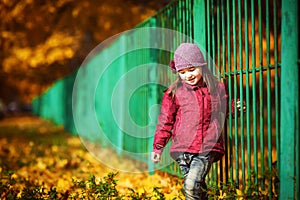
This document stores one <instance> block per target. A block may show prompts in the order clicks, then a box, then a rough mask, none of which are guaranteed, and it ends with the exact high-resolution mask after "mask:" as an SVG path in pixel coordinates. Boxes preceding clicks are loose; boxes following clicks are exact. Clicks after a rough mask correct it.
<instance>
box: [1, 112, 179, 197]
mask: <svg viewBox="0 0 300 200" xmlns="http://www.w3.org/2000/svg"><path fill="white" fill-rule="evenodd" d="M45 129H46V131H45ZM104 151H106V153H107V154H109V155H110V160H111V161H113V162H117V161H118V156H117V155H115V153H114V152H112V151H110V150H108V149H104ZM119 162H120V161H119ZM122 162H123V163H122V164H125V165H128V166H135V164H134V163H135V162H136V161H132V160H128V159H127V160H122ZM124 162H125V163H124ZM4 170H12V171H13V172H14V174H13V175H12V176H11V177H12V178H14V179H15V180H27V181H30V182H34V183H35V184H36V185H41V186H43V188H44V189H45V190H50V188H52V187H54V186H55V187H56V189H57V191H58V192H62V193H63V192H65V191H70V192H71V193H72V192H75V191H72V186H74V184H73V183H74V181H75V182H79V181H83V180H88V178H89V177H90V175H91V174H93V175H95V180H96V183H97V182H100V180H101V179H102V178H103V177H104V176H106V175H107V174H108V173H111V172H113V173H118V174H117V176H116V180H117V188H118V191H119V192H120V193H124V194H125V193H128V190H129V188H131V189H133V190H134V191H136V192H138V193H139V194H140V195H141V194H144V193H145V191H146V192H147V193H151V191H153V188H154V187H159V188H161V189H160V191H161V192H162V193H163V194H164V195H165V197H166V199H173V198H174V197H179V196H180V195H181V188H182V184H181V183H182V180H180V179H178V178H177V177H173V176H170V175H168V174H166V173H162V172H156V173H155V174H154V175H148V173H147V172H141V173H130V172H117V171H115V170H112V169H110V168H108V167H107V166H106V165H104V164H103V163H100V162H99V161H98V160H97V159H96V158H95V157H94V156H92V155H91V154H90V153H89V152H88V151H86V149H85V148H84V146H83V145H82V143H81V140H80V138H79V137H75V136H71V135H70V134H69V133H66V132H65V131H64V130H63V129H62V127H58V126H53V125H52V124H51V123H50V122H49V121H45V120H42V119H39V118H35V117H14V118H7V119H4V120H2V121H0V172H2V171H4ZM0 176H1V174H0ZM24 184H25V183H24V181H20V182H18V184H16V185H14V187H18V189H19V190H22V188H24V187H25V185H24Z"/></svg>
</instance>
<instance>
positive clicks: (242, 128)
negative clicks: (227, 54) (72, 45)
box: [238, 1, 246, 189]
mask: <svg viewBox="0 0 300 200" xmlns="http://www.w3.org/2000/svg"><path fill="white" fill-rule="evenodd" d="M244 9H245V8H244ZM238 22H239V23H238V24H239V25H238V27H239V28H238V29H239V65H240V66H239V67H240V68H239V73H240V95H239V96H240V102H241V106H243V100H244V97H243V64H244V63H243V62H244V60H243V36H242V33H243V28H242V5H241V1H238ZM240 137H241V138H240V139H241V140H240V141H241V165H242V187H243V189H244V188H245V180H246V178H245V154H244V153H245V152H244V149H245V144H244V143H245V142H244V113H243V112H241V113H240Z"/></svg>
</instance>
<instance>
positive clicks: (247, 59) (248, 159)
mask: <svg viewBox="0 0 300 200" xmlns="http://www.w3.org/2000/svg"><path fill="white" fill-rule="evenodd" d="M247 2H248V1H247V0H245V1H244V13H245V15H244V22H245V23H244V27H245V29H244V32H245V67H246V97H245V101H246V134H247V164H248V165H247V168H248V170H247V171H248V178H250V173H251V134H250V95H249V93H250V91H249V89H250V81H249V58H250V56H249V33H248V31H249V30H248V3H247ZM252 29H253V27H252ZM252 73H254V72H252ZM243 103H244V102H243V101H242V102H241V107H242V108H243V107H244V105H243ZM242 112H243V111H242Z"/></svg>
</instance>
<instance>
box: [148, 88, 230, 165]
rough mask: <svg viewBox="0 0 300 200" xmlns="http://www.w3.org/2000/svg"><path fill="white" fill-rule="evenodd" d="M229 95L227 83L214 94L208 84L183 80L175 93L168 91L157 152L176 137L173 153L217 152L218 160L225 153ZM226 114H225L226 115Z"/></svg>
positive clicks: (154, 148) (162, 112)
mask: <svg viewBox="0 0 300 200" xmlns="http://www.w3.org/2000/svg"><path fill="white" fill-rule="evenodd" d="M227 97H228V96H227V94H226V91H225V87H224V84H223V83H221V82H220V83H219V84H218V88H217V89H216V90H215V92H214V94H210V92H209V90H208V87H206V85H203V84H202V86H200V85H197V86H191V85H188V84H185V83H182V84H181V85H180V86H179V87H178V88H177V90H176V93H175V95H174V96H173V95H172V94H170V93H168V92H165V93H164V96H163V100H162V107H161V113H160V115H159V117H158V124H157V127H156V132H155V137H154V143H153V151H154V152H156V153H161V152H162V151H163V149H164V147H165V146H166V144H167V143H168V141H169V139H170V138H172V145H171V148H170V154H171V156H172V157H173V159H176V158H177V156H178V155H179V154H180V153H184V152H188V153H201V154H202V153H204V154H205V153H208V152H216V153H217V155H218V156H217V159H216V160H215V161H217V160H219V159H220V158H221V157H222V156H223V155H224V146H223V139H222V136H221V131H222V127H223V124H224V118H225V117H226V108H227ZM224 116H225V117H224Z"/></svg>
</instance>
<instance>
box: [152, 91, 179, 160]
mask: <svg viewBox="0 0 300 200" xmlns="http://www.w3.org/2000/svg"><path fill="white" fill-rule="evenodd" d="M176 111H177V109H176V103H175V100H174V99H173V97H172V95H171V94H168V93H167V92H165V93H164V96H163V99H162V105H161V111H160V115H159V116H158V123H157V126H156V131H155V136H154V142H153V152H156V153H159V154H161V153H162V151H163V149H164V147H165V146H166V144H167V143H168V141H169V139H170V137H171V136H172V130H173V126H174V123H175V118H176Z"/></svg>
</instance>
